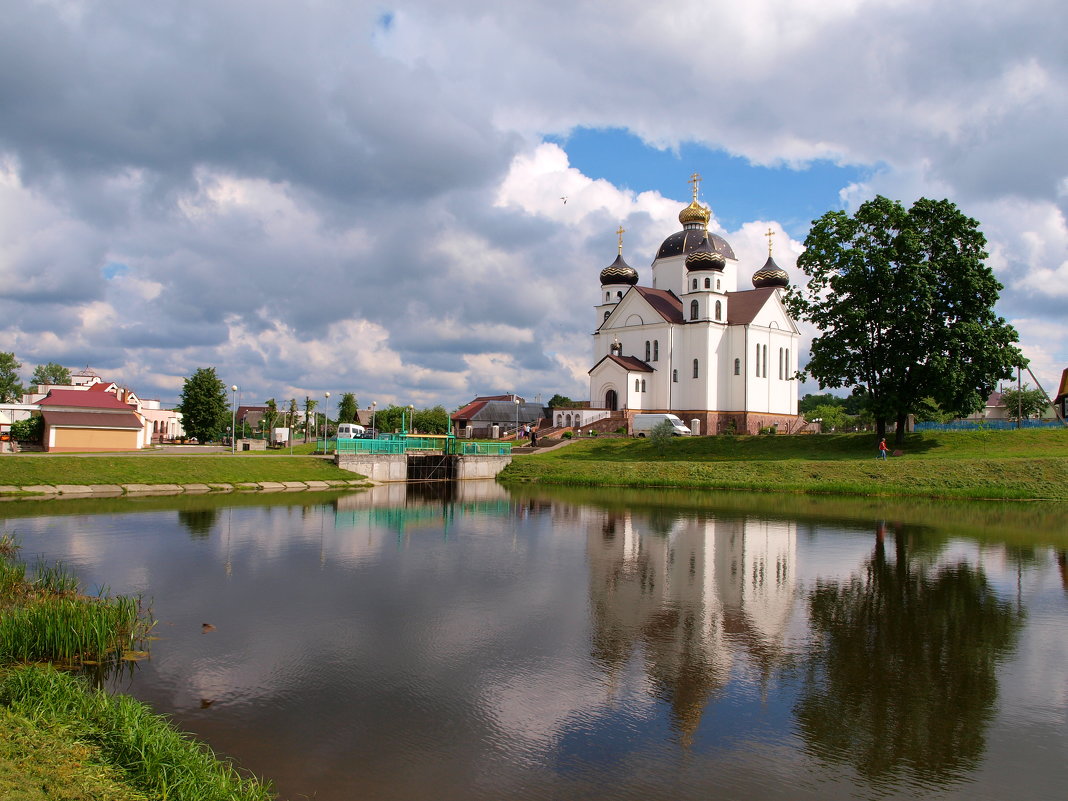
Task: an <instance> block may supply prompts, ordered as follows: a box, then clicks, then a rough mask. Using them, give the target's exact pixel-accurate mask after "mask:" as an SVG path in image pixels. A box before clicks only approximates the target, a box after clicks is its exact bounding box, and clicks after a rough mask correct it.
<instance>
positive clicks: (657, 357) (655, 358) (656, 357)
mask: <svg viewBox="0 0 1068 801" xmlns="http://www.w3.org/2000/svg"><path fill="white" fill-rule="evenodd" d="M659 360H660V340H659V339H654V340H653V361H654V362H655V361H659Z"/></svg>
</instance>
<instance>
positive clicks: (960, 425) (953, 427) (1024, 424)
mask: <svg viewBox="0 0 1068 801" xmlns="http://www.w3.org/2000/svg"><path fill="white" fill-rule="evenodd" d="M1063 426H1064V423H1062V422H1061V421H1060V420H1021V421H1020V423H1019V425H1017V423H1016V421H1015V420H952V421H950V422H948V423H916V425H915V430H916V431H1006V430H1009V429H1014V428H1062V427H1063Z"/></svg>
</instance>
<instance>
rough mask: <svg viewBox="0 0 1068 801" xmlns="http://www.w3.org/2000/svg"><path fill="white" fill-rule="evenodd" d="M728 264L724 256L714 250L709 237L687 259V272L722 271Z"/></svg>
mask: <svg viewBox="0 0 1068 801" xmlns="http://www.w3.org/2000/svg"><path fill="white" fill-rule="evenodd" d="M726 264H727V260H726V259H725V258H723V255H722V254H721V253H717V252H716V251H715V250H713V249H712V245H711V244H710V243H709V241H708V237H707V236H706V237H705V238H704V239H702V240H701V244H700V245H698V246H697V247H695V248H694V249H693V250H691V251H690V253H689V255H688V256H687V257H686V269H687V270H722V269H723V268H724V266H725V265H726Z"/></svg>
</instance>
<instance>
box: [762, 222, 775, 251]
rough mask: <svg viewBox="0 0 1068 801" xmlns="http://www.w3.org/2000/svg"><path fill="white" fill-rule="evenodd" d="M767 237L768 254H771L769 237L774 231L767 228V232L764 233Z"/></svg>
mask: <svg viewBox="0 0 1068 801" xmlns="http://www.w3.org/2000/svg"><path fill="white" fill-rule="evenodd" d="M764 236H766V237H767V238H768V255H769V256H770V255H771V238H772V237H773V236H775V232H774V231H772V230H771V228H768V232H767V233H766V234H764Z"/></svg>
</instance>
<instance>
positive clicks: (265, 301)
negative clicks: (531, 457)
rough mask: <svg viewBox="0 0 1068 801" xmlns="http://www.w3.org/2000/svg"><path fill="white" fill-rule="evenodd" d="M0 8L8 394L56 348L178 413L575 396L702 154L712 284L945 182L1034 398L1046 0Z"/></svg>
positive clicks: (1043, 211)
mask: <svg viewBox="0 0 1068 801" xmlns="http://www.w3.org/2000/svg"><path fill="white" fill-rule="evenodd" d="M4 11H5V22H4V25H3V26H0V351H13V352H14V353H15V355H16V358H17V359H18V360H19V361H20V362H22V364H23V369H22V374H23V379H24V380H28V378H29V375H30V373H31V372H32V371H33V368H34V367H35V366H36V365H38V364H44V363H47V362H58V363H60V364H62V365H65V366H67V367H70V368H75V369H82V368H84V367H90V368H91V369H92V370H93V371H95V372H96V373H97V374H99V375H100V376H101V377H103V378H106V379H108V380H111V381H116V382H119V383H122V384H125V385H127V386H129V387H131V388H133V389H134V390H135V391H137V392H138V394H139V395H140V396H141V397H142V398H158V399H160V400H162V401H163V402H164V403H173V402H176V401H177V400H178V397H179V394H180V392H181V388H182V384H183V381H184V380H185V378H186V377H188V376H190V375H192V374H193V372H194V371H195V370H197V369H198V368H201V367H214V368H215V370H216V372H217V374H218V376H219V378H220V379H221V380H222V381H223V382H224V383H225V384H226V385H227V386H230V385H231V384H236V385H238V386H239V387H240V390H239V393H238V397H239V400H240V401H241V402H242V403H246V404H252V403H262V402H263V401H265V400H266V399H267V398H270V397H273V398H276V399H278V400H279V401H282V400H285V399H289V398H294V397H295V398H297V399H298V401H301V402H302V401H303V398H304V397H305V396H310V397H312V398H317V399H320V400H321V398H322V396H323V393H325V392H327V391H329V392H330V393H331V395H332V397H340V395H341V394H342V393H345V392H353V393H355V395H356V397H357V399H358V400H359V402H360V404H361V406H367V405H368V404H370V403H371V401H375V402H376V403H377V404H378V405H379V406H385V405H388V404H390V403H397V404H400V405H408V404H409V403H411V404H415V405H416V406H417V407H424V406H432V405H436V404H439V403H440V404H442V405H444V406H446V408H449V409H454V408H456V407H458V406H460V405H461V404H463V403H465V402H467V401H469V400H470V399H471V398H473V397H475V396H476V395H481V394H498V393H509V392H517V393H519V394H520V395H522V396H524V397H526V398H528V399H530V400H534V399H535V398H538V397H540V398H541V399H542V400H543V401H545V400H548V399H549V398H550V397H551V396H552V395H553V394H556V393H561V394H564V395H567V396H569V397H571V398H574V399H576V400H581V399H586V398H588V393H589V388H588V378H587V375H586V373H587V371H588V370H589V369H590V367H592V338H591V336H590V334H591V333H592V331H593V330H594V327H595V326H596V324H597V319H596V314H595V312H594V306H595V305H596V303H597V301H598V296H599V293H598V290H599V280H598V274H599V272H600V270H601V269H602V268H603V267H605V266H607V265H608V264H609V263H611V262H612V261H613V260H614V259H615V256H616V250H617V238H616V233H615V232H616V229H617V228H619V227H620V226H621V225H622V227H623V228H624V229H625V231H626V233H625V234H624V251H623V252H624V257H625V258H626V260H627V261H628V262H629V263H630V264H631V265H632V266H633V267H635V268H636V269H637V270H638V271H639V274H640V277H641V282H642V283H643V284H649V283H651V271H650V269H649V267H650V264H651V262H652V259H653V257H654V256H655V253H656V250H657V247H658V246H659V244H660V242H661V241H663V240H664V239H665V238H666V237H667V236H669V235H670V234H672V233H674V232H675V231H676V230H679V228H680V225H679V222H678V212H679V211H680V210H681V209H682V207H683V206H685V205H686V204H687V203H689V201H690V197H691V187H690V185H689V184H688V183H687V180H688V178H689V176H690V175H691V174H692V173H694V172H698V173H700V174H701V176H702V179H703V180H702V183H701V200H702V202H704V203H706V204H707V205H709V206H710V207H711V209H712V215H713V216H712V221H711V224H710V228H711V229H712V230H714V231H715V232H717V233H719V234H721V235H722V236H724V237H725V238H726V239H727V241H728V242H729V243H730V244H731V245H732V247H733V249H734V251H735V253H736V254H737V255H738V258H739V262H740V268H739V272H740V274H741V275H745V274H746V273H747V271H748V270H749V268H750V267H751V268H752V270H756V269H757V268H758V267H760V266H761V265H762V264H763V262H764V260H765V258H766V257H767V239H766V238H765V237H764V235H763V234H764V232H765V231H766V230H767V229H768V228H769V227H770V228H771V229H772V230H773V231H774V232H775V233H776V236H775V237H774V240H773V241H774V248H775V250H774V256H775V260H776V262H777V263H778V264H779V265H780V266H781V267H783V268H784V269H786V270H787V271H788V272H789V274H790V277H791V280H792V281H793V282H795V283H799V282H802V281H803V279H804V276H803V275H802V274H801V273H799V272H798V270H797V269H796V264H795V262H796V259H797V256H798V254H799V253H800V252H801V251H802V249H803V242H804V239H805V236H806V234H807V231H808V228H809V226H810V224H811V222H812V220H814V219H815V218H817V217H819V216H820V215H822V214H823V213H825V212H827V211H830V210H837V209H842V210H845V211H849V212H851V211H853V210H855V209H856V207H857V206H858V205H859V204H860V203H862V202H863V201H864V200H867V199H869V198H871V197H874V196H875V195H877V194H882V195H885V196H887V197H890V198H893V199H896V200H900V201H901V202H902V203H903V204H905V205H906V206H908V205H910V204H911V203H912V202H913V201H914V200H916V199H917V198H919V197H921V196H926V197H932V198H938V199H941V198H948V199H950V200H951V201H953V202H954V203H956V204H957V205H958V206H959V207H960V209H961V210H962V211H963V212H964V213H965V214H967V215H968V216H970V217H973V218H975V219H976V220H978V221H979V223H980V226H981V228H982V230H983V232H984V233H985V235H986V237H987V239H988V243H989V246H988V250H989V252H990V257H989V259H988V260H987V264H988V265H989V266H990V267H991V269H992V270H993V271H994V273H995V275H996V276H997V277H998V279H999V280H1000V281H1001V283H1002V284H1004V285H1005V289H1004V290H1003V292H1002V294H1001V299H1000V301H999V304H998V306H997V311H998V313H999V314H1001V315H1002V316H1003V317H1005V318H1006V319H1007V320H1008V321H1009V322H1010V323H1011V324H1012V325H1013V326H1015V328H1016V330H1017V331H1018V332H1019V334H1020V341H1021V347H1022V349H1023V351H1024V354H1025V355H1026V356H1027V357H1028V358H1029V359H1030V360H1031V365H1032V369H1033V370H1034V372H1035V374H1036V375H1037V377H1038V379H1039V380H1040V381H1041V382H1042V384H1043V386H1044V387H1045V388H1046V390H1047V391H1049V392H1051V393H1055V392H1056V389H1057V382H1058V379H1059V377H1060V373H1061V370H1062V369H1063V368H1064V367H1066V366H1068V344H1065V342H1066V341H1068V317H1066V315H1065V314H1064V308H1065V301H1066V299H1068V225H1066V221H1065V213H1066V211H1068V147H1066V144H1065V143H1066V142H1068V91H1066V89H1065V87H1066V86H1068V75H1066V72H1068V48H1065V46H1064V42H1065V41H1066V39H1068V36H1066V34H1068V30H1066V28H1068V23H1066V21H1065V16H1064V14H1063V9H1062V8H1061V6H1060V4H1057V3H1054V2H1052V0H1018V2H1015V3H1004V2H992V1H988V0H958V2H955V3H952V4H950V3H930V2H926V1H925V0H881V2H874V0H870V1H869V0H821V2H820V3H818V4H817V3H796V2H790V0H738V1H737V2H736V1H735V0H702V1H701V2H690V0H677V1H676V2H674V3H670V4H660V3H649V2H648V0H643V1H642V2H632V1H631V0H616V2H612V3H607V2H581V1H580V2H576V0H566V2H563V1H561V0H543V1H542V2H539V3H498V2H484V1H483V0H453V1H452V2H450V3H440V2H429V1H426V2H421V1H420V0H410V1H408V0H405V1H402V2H396V3H385V2H383V3H375V2H360V3H354V2H351V0H336V2H335V1H334V0H309V2H307V3H285V2H271V1H269V0H267V1H265V0H257V1H256V2H251V0H248V1H246V0H216V1H215V2H207V0H183V2H178V1H177V0H154V2H151V3H145V2H142V1H141V0H136V1H135V0H7V1H6V2H5V3H4ZM564 197H566V198H567V201H566V203H565V202H564V201H563V200H562V199H561V198H564ZM814 333H816V332H814V331H813V330H811V329H810V328H807V327H805V328H803V335H804V340H803V348H802V353H801V356H802V358H801V360H800V364H801V366H802V367H803V366H804V364H805V358H804V356H805V355H806V353H807V344H808V342H810V341H811V337H812V336H813V335H814ZM1025 378H1026V375H1025ZM801 391H802V394H804V393H805V392H808V391H818V387H817V386H816V385H815V383H814V382H811V381H809V382H806V383H805V384H803V385H802V387H801Z"/></svg>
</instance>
